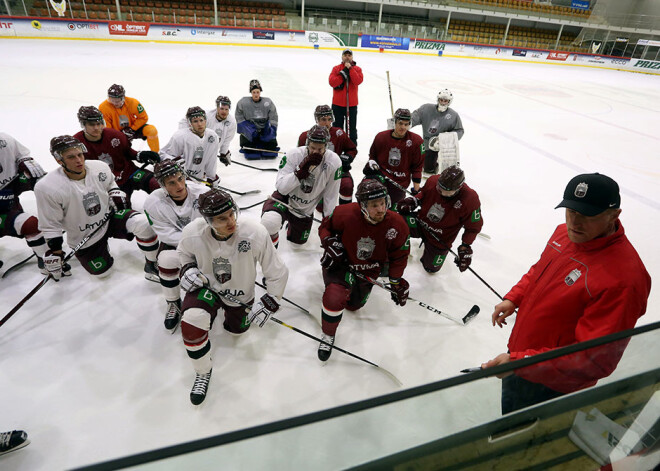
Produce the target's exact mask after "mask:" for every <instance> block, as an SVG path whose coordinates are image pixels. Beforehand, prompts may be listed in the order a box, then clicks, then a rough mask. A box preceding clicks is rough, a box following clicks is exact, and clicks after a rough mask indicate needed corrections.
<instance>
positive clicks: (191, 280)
mask: <svg viewBox="0 0 660 471" xmlns="http://www.w3.org/2000/svg"><path fill="white" fill-rule="evenodd" d="M180 278H181V288H183V290H184V291H186V292H190V291H195V290H198V289H201V288H203V287H204V286H206V285H208V283H209V280H208V278H206V277H205V276H204V275H203V274H202V272H201V271H200V269H199V268H197V265H195V264H194V263H189V264H187V265H184V266H183V267H181V275H180Z"/></svg>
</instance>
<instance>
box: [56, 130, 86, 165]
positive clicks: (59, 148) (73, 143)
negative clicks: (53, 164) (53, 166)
mask: <svg viewBox="0 0 660 471" xmlns="http://www.w3.org/2000/svg"><path fill="white" fill-rule="evenodd" d="M72 147H79V148H80V150H81V151H82V152H83V153H85V152H87V148H86V147H85V144H83V143H82V142H80V141H79V140H78V139H76V138H75V137H73V136H69V135H68V134H65V135H63V136H57V137H54V138H52V139H51V140H50V153H51V154H52V155H53V157H55V158H56V159H57V160H62V152H64V151H66V150H67V149H71V148H72Z"/></svg>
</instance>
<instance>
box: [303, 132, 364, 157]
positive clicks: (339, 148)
mask: <svg viewBox="0 0 660 471" xmlns="http://www.w3.org/2000/svg"><path fill="white" fill-rule="evenodd" d="M306 142H307V131H305V132H303V133H302V134H301V135H300V137H299V138H298V146H299V147H300V146H304V145H306V144H305V143H306ZM330 142H332V146H328V149H329V150H331V151H333V152H334V153H335V154H337V155H342V154H346V155H348V156H349V157H351V159H354V158H355V156H356V155H357V147H355V144H354V143H353V141H351V138H350V137H348V134H346V133H345V132H344V130H343V129H342V128H338V127H337V126H333V127H331V128H330Z"/></svg>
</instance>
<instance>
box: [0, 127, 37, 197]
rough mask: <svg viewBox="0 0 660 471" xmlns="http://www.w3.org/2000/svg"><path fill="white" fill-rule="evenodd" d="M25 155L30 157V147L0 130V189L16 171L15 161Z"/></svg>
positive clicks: (10, 179)
mask: <svg viewBox="0 0 660 471" xmlns="http://www.w3.org/2000/svg"><path fill="white" fill-rule="evenodd" d="M25 157H30V149H28V148H27V147H25V146H24V145H23V144H21V143H20V142H18V141H17V140H16V139H14V138H13V137H11V136H10V135H9V134H7V133H4V132H0V189H2V188H4V187H5V185H8V184H9V183H10V182H11V181H12V179H13V177H14V176H15V175H16V174H17V173H18V164H17V163H16V161H17V160H20V159H23V158H25Z"/></svg>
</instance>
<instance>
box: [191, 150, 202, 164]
mask: <svg viewBox="0 0 660 471" xmlns="http://www.w3.org/2000/svg"><path fill="white" fill-rule="evenodd" d="M202 158H204V148H203V147H201V146H200V147H197V148H196V149H195V153H194V154H193V161H192V163H193V165H199V164H201V163H202Z"/></svg>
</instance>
